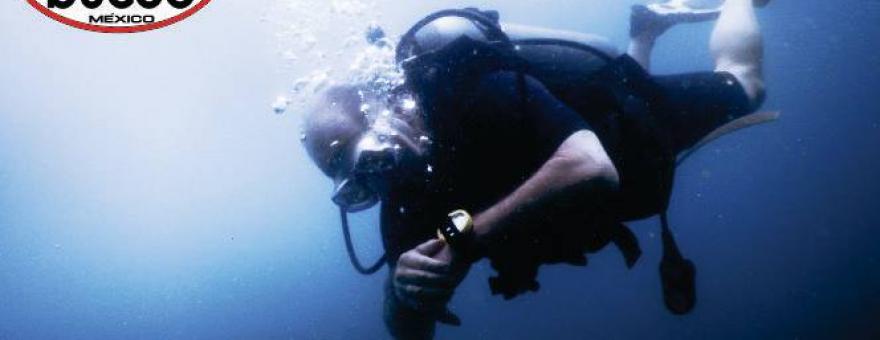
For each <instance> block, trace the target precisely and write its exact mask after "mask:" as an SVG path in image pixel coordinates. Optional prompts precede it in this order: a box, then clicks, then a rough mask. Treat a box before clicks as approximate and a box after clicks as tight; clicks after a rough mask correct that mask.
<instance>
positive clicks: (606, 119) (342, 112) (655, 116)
mask: <svg viewBox="0 0 880 340" xmlns="http://www.w3.org/2000/svg"><path fill="white" fill-rule="evenodd" d="M767 2H768V1H757V0H756V1H754V2H753V0H726V1H725V2H724V3H723V4H722V5H719V6H718V7H717V8H709V9H705V8H703V9H701V8H697V7H696V6H695V5H692V4H690V3H691V2H689V1H679V0H673V1H669V2H666V3H661V4H653V5H647V6H635V7H634V8H633V12H632V22H631V27H630V30H631V37H632V41H631V44H630V47H629V49H628V53H626V54H620V53H618V52H617V51H616V49H615V48H614V47H613V46H612V45H611V44H609V43H608V42H607V41H605V40H604V39H602V38H600V37H595V36H591V35H584V34H579V33H571V32H560V31H554V30H547V29H537V28H530V27H525V26H517V25H507V24H501V23H500V21H499V15H498V13H497V12H493V11H479V10H477V9H464V10H446V11H441V12H438V13H435V14H432V15H430V16H428V17H426V18H425V19H423V20H421V21H419V22H418V23H417V24H416V25H415V26H413V27H412V29H410V30H409V31H408V32H407V33H406V34H404V35H403V36H402V38H401V40H400V42H399V43H398V44H397V46H396V57H397V58H396V61H397V62H398V63H399V65H400V68H401V69H402V70H403V72H404V77H405V81H404V82H403V83H401V84H397V85H394V86H393V88H392V89H391V90H390V91H376V90H375V89H374V88H372V87H370V86H367V85H365V84H350V85H341V86H334V87H331V88H329V89H327V90H326V91H325V92H324V93H323V94H322V96H321V98H320V99H319V103H318V105H317V106H316V107H315V109H314V110H313V111H312V112H310V113H309V114H308V116H307V117H306V119H305V124H304V129H305V131H304V132H305V138H304V140H303V143H304V145H305V147H306V149H307V151H308V153H309V155H310V157H311V158H312V160H313V161H314V162H315V164H316V165H317V166H318V167H319V168H320V169H321V171H322V172H323V173H324V174H325V175H327V176H328V177H330V178H331V179H332V180H333V182H334V191H333V197H332V199H333V202H334V203H336V204H337V205H338V206H339V208H340V216H341V218H342V224H343V232H344V236H345V240H346V246H347V250H348V252H349V256H350V259H351V261H352V264H353V265H354V266H355V268H356V269H357V270H358V271H360V272H361V273H364V274H370V273H373V272H376V271H378V270H379V269H380V268H381V267H383V266H384V265H386V264H387V265H388V267H389V271H388V273H389V277H388V281H387V284H386V290H385V297H386V298H385V302H386V303H385V308H384V315H385V321H386V324H387V326H388V329H389V331H390V333H391V334H392V335H393V336H395V337H397V338H431V337H432V336H433V334H434V330H435V326H436V323H437V322H440V323H444V324H452V325H458V324H460V323H461V321H460V320H459V319H458V317H457V316H455V314H453V313H452V312H451V311H450V310H449V309H448V308H447V303H448V302H449V300H450V299H451V298H452V295H453V293H454V291H455V288H456V287H457V286H458V284H459V283H460V282H461V281H462V280H463V279H464V277H465V276H466V275H467V272H468V270H469V268H470V266H471V264H472V263H474V262H476V261H479V260H481V259H484V258H486V259H488V260H489V261H490V263H491V265H492V267H493V268H494V269H495V271H496V272H497V276H495V277H493V278H490V282H489V284H490V286H491V289H492V292H493V294H500V295H502V296H504V297H505V298H508V299H509V298H513V297H515V296H517V295H519V294H522V293H525V292H528V291H536V290H537V289H538V288H539V285H538V282H537V281H536V278H537V273H538V268H539V267H540V266H541V265H543V264H553V263H566V264H572V265H579V266H584V265H586V264H587V258H586V256H585V255H586V254H590V253H594V252H597V251H599V250H600V249H602V248H604V247H605V246H606V245H609V244H613V245H615V246H616V247H617V248H618V249H619V250H620V251H621V252H622V253H623V257H624V260H625V262H626V264H627V265H628V266H630V267H631V266H632V265H634V264H635V263H636V261H637V260H638V258H639V257H640V255H641V251H640V249H639V245H638V241H637V239H636V237H635V235H634V234H633V233H632V232H631V231H630V230H629V229H628V228H627V227H626V226H624V225H623V222H626V221H632V220H636V219H642V218H647V217H650V216H654V215H658V214H659V215H660V216H661V222H662V238H661V239H662V242H663V246H664V250H663V258H662V260H661V265H660V275H661V278H662V280H661V281H662V291H663V297H664V302H665V304H666V306H667V307H668V309H669V310H670V311H671V312H673V313H676V314H684V313H687V312H689V311H690V310H691V309H692V308H693V307H694V304H695V301H696V296H695V275H696V270H695V267H694V265H693V263H691V262H690V261H689V260H687V259H686V258H684V256H683V255H682V253H681V252H680V251H679V249H678V246H677V245H676V243H675V241H674V239H673V237H672V233H671V232H670V230H669V225H668V219H667V218H666V214H665V211H666V209H667V205H668V203H669V197H670V195H671V190H672V181H673V174H674V170H675V167H676V165H677V164H678V162H680V161H681V158H682V157H686V156H687V155H688V154H689V153H690V152H693V151H694V150H696V149H697V148H699V147H700V146H701V145H703V144H704V143H705V142H707V141H709V140H712V139H714V138H716V137H718V136H720V135H723V134H725V133H727V132H730V131H733V130H736V129H739V128H742V127H747V126H750V125H754V124H756V123H760V122H763V121H767V120H771V119H774V118H775V116H774V115H772V114H761V113H754V112H755V111H756V110H757V108H759V107H760V105H761V104H762V102H763V100H764V82H763V76H762V57H763V46H762V36H761V33H760V29H759V26H758V22H757V18H756V15H755V7H757V6H763V5H765V4H766V3H767ZM706 20H717V23H716V25H715V28H714V31H713V33H712V37H711V42H710V48H711V52H712V54H713V56H714V59H715V69H714V71H712V72H698V73H690V74H680V75H671V76H653V75H651V74H649V73H648V69H649V65H650V55H651V50H652V49H653V46H654V43H655V41H656V39H657V38H659V37H660V36H661V35H662V33H663V32H665V31H666V30H667V29H669V28H670V27H672V26H674V25H675V24H678V23H683V22H698V21H706ZM382 37H383V34H382V33H381V30H380V29H379V28H378V27H373V28H371V29H370V31H369V32H368V40H370V41H373V42H380V41H383V40H382ZM382 44H383V46H384V45H385V43H382ZM388 48H390V47H388ZM380 92H381V93H380ZM379 202H381V217H380V219H381V221H380V224H381V231H382V237H383V244H384V249H385V256H384V257H382V258H381V259H380V260H379V261H377V262H376V263H375V264H373V265H370V266H367V265H364V264H362V263H361V262H360V261H359V260H358V258H357V257H356V256H355V252H354V249H353V245H352V242H351V236H350V233H349V229H348V220H347V214H348V213H353V212H358V211H361V210H364V209H367V208H370V207H373V206H375V205H376V204H377V203H379Z"/></svg>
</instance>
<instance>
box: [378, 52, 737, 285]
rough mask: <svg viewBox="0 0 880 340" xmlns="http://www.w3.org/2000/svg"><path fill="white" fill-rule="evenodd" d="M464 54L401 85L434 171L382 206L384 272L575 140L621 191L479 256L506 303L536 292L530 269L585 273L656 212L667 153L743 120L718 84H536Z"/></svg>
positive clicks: (626, 71)
mask: <svg viewBox="0 0 880 340" xmlns="http://www.w3.org/2000/svg"><path fill="white" fill-rule="evenodd" d="M472 50H473V47H472V46H462V47H461V48H460V51H456V50H455V49H454V48H453V49H452V50H451V51H449V52H447V53H449V54H450V56H449V59H450V60H451V61H449V63H448V64H441V65H434V66H432V67H430V68H428V69H424V70H422V71H424V73H427V75H424V74H420V75H419V78H418V79H411V81H410V83H411V84H412V85H413V87H414V90H415V91H416V93H417V94H418V96H419V100H420V103H421V104H422V108H423V109H424V110H425V111H426V118H427V120H428V124H427V125H428V128H429V130H430V133H431V134H432V136H433V139H434V144H433V145H434V147H433V150H432V152H431V166H432V167H433V172H432V175H431V176H429V178H426V179H425V181H414V182H410V181H408V182H407V183H410V184H405V185H404V184H401V185H400V186H398V187H396V188H395V190H393V192H392V194H391V195H390V196H389V197H388V198H387V199H386V200H385V201H384V202H383V206H382V231H383V236H384V242H385V248H386V251H387V254H388V260H389V264H390V265H392V266H393V265H394V264H395V262H396V260H397V258H398V257H399V256H400V254H402V253H403V252H406V251H408V250H410V249H412V248H414V247H415V246H416V245H418V244H420V243H422V242H424V241H426V240H427V239H429V238H432V237H435V235H436V234H435V230H436V228H437V226H438V225H439V223H441V221H442V220H443V219H444V218H445V215H446V214H447V213H448V212H450V211H452V210H455V209H466V210H468V211H471V212H475V213H476V212H480V211H483V210H485V209H486V208H488V207H490V206H492V205H493V204H495V203H497V202H498V201H500V200H501V199H502V198H504V197H505V196H506V195H508V194H510V193H511V192H513V191H514V190H515V189H516V188H517V187H519V186H520V185H521V184H522V183H523V182H524V181H525V180H526V179H528V178H529V177H530V176H531V175H532V174H534V173H535V172H536V171H537V170H538V168H539V167H540V166H541V165H543V164H544V163H545V162H546V161H547V160H548V159H549V158H550V157H551V155H552V154H553V153H554V151H556V149H557V148H558V147H559V146H560V145H561V143H562V142H563V141H564V140H565V139H566V138H568V137H569V136H571V135H572V134H573V133H575V132H577V131H579V130H592V131H593V132H595V133H596V135H597V136H598V137H599V139H600V140H601V142H602V144H603V146H604V148H605V149H606V151H607V152H608V154H609V155H610V156H611V158H612V161H613V162H614V164H615V166H616V167H617V170H618V172H619V174H620V180H621V181H620V188H619V190H615V191H614V193H613V194H612V196H606V197H605V201H604V202H603V203H602V204H597V202H588V199H587V198H584V197H560V198H558V199H557V200H556V201H555V202H550V203H549V204H545V205H544V209H543V210H542V211H540V212H538V213H537V214H532V216H530V217H529V218H528V219H527V220H522V221H517V222H518V223H521V224H523V225H529V224H535V223H540V226H541V228H540V229H541V233H540V234H535V233H530V232H529V230H532V229H538V228H532V229H529V228H523V229H518V228H510V229H511V230H512V231H511V232H510V233H509V234H507V235H505V237H504V239H503V241H502V242H497V243H496V244H492V245H489V248H490V251H489V253H488V257H489V258H490V260H491V261H492V264H493V266H494V267H495V269H496V270H498V271H499V276H501V277H500V279H501V281H500V285H501V286H500V287H493V291H497V292H498V293H503V294H505V296H508V297H511V296H514V295H516V294H518V293H521V292H523V291H526V290H532V289H536V288H537V283H536V282H535V281H534V276H535V274H536V272H537V267H538V266H539V265H541V264H544V263H556V262H568V263H574V264H578V263H585V260H586V259H585V258H584V253H589V252H594V251H597V250H598V249H601V248H602V247H604V246H605V245H606V244H608V243H609V241H610V240H612V239H613V238H614V236H615V233H617V232H619V230H618V229H617V226H618V225H619V223H620V222H622V221H626V220H632V219H636V218H642V217H647V216H650V215H654V214H657V213H659V212H661V211H663V210H664V209H665V207H666V205H667V203H668V198H669V195H670V191H671V186H672V175H673V172H674V167H675V156H676V154H678V153H679V152H680V151H682V150H685V149H687V148H689V147H690V146H693V145H694V144H695V143H696V142H698V141H699V140H700V139H701V138H702V137H703V136H705V135H706V134H708V133H709V132H711V131H712V130H714V129H716V128H718V127H719V126H721V125H723V124H724V123H726V122H728V121H730V120H732V119H735V118H738V117H741V116H742V115H745V114H747V113H749V112H750V111H751V109H752V108H751V107H750V105H749V100H748V98H747V96H746V94H745V92H744V90H743V88H742V86H740V85H739V84H738V82H737V81H736V79H735V78H734V77H733V76H732V75H730V74H726V73H712V72H704V73H693V74H683V75H674V76H663V77H654V76H650V75H648V74H647V73H646V72H645V71H644V70H643V69H642V68H641V67H640V66H639V65H638V64H637V63H636V62H635V61H634V60H632V59H631V58H630V57H628V56H622V57H619V58H617V59H615V60H614V61H613V62H611V63H610V64H609V65H607V66H606V67H605V68H604V69H603V70H602V71H601V72H599V73H598V74H596V75H595V77H593V78H592V80H591V81H589V82H582V83H576V84H574V83H572V84H542V83H541V82H539V81H537V80H536V79H534V78H532V77H530V76H528V75H524V74H523V73H521V72H516V71H510V70H505V68H504V67H500V66H498V65H494V64H496V63H495V62H494V61H493V60H495V58H494V57H491V56H485V57H484V58H485V59H484V60H482V61H481V60H480V59H481V58H480V56H483V55H485V54H486V53H482V52H481V53H475V52H472ZM465 55H468V56H469V57H464V56H465ZM470 55H478V56H476V57H472V56H470ZM460 60H467V61H466V63H465V65H462V64H461V63H462V62H460ZM487 63H488V66H487ZM545 85H546V86H545ZM413 183H415V184H413Z"/></svg>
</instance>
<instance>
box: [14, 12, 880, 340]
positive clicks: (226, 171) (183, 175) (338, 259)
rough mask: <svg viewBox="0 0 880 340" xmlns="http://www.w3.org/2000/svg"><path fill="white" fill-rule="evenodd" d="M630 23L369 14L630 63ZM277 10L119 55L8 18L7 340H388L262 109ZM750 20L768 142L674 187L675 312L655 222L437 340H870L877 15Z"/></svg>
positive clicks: (310, 187) (207, 24)
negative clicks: (692, 301) (682, 280)
mask: <svg viewBox="0 0 880 340" xmlns="http://www.w3.org/2000/svg"><path fill="white" fill-rule="evenodd" d="M633 2H634V1H616V0H615V1H611V0H607V1H598V0H597V1H589V2H585V3H581V2H578V1H560V2H555V3H552V2H548V3H545V2H539V1H523V2H516V3H513V2H501V1H498V2H494V3H493V2H491V1H477V2H475V3H464V2H445V1H443V2H441V1H432V2H426V3H419V4H410V3H408V2H391V1H380V2H378V4H377V6H376V8H377V10H378V12H380V13H382V16H381V17H379V18H376V19H375V20H376V21H378V22H381V23H383V25H385V26H386V28H387V29H388V30H389V31H390V32H392V33H400V32H401V31H402V30H404V29H405V28H406V27H407V26H408V25H409V24H410V23H412V22H414V21H415V20H417V19H418V18H420V17H421V16H422V15H424V14H426V13H427V12H428V11H429V10H431V9H439V8H443V7H457V6H460V5H465V4H468V5H473V4H475V5H479V6H482V7H493V8H498V9H500V10H502V15H503V16H504V17H505V18H506V19H508V20H511V21H515V22H521V23H527V24H536V25H547V26H552V27H557V28H565V29H573V30H579V31H585V32H595V33H599V34H602V35H606V36H608V37H610V38H612V39H613V40H614V41H615V42H616V43H617V44H618V46H621V47H623V46H624V44H625V42H626V28H627V25H626V19H627V8H628V5H629V4H630V3H633ZM291 3H295V2H291ZM316 3H317V2H316ZM337 3H339V1H337ZM277 5H278V2H277V1H270V0H261V1H215V2H213V3H212V4H211V5H210V6H209V7H208V8H206V9H205V11H204V12H202V13H199V14H198V15H197V16H195V17H193V18H192V19H190V20H188V21H186V22H184V23H181V24H180V25H177V26H173V27H171V28H168V29H164V30H160V31H155V32H150V33H144V34H138V35H132V36H116V35H99V34H94V33H87V32H82V31H76V30H73V29H70V28H68V27H66V26H61V25H59V24H57V23H55V22H51V21H49V20H48V19H46V18H45V17H42V16H41V15H39V14H37V13H36V12H35V11H33V10H32V9H31V8H30V7H29V6H28V5H27V4H26V3H25V2H23V1H7V2H5V3H4V4H3V5H2V9H0V338H4V339H5V338H10V339H39V338H80V339H94V338H149V339H153V338H239V339H241V338H294V339H339V338H367V339H372V338H383V337H385V336H386V333H385V330H384V327H383V325H382V323H381V314H380V313H381V285H382V281H383V276H384V275H377V276H375V277H369V278H363V277H361V276H358V275H357V274H355V273H354V272H353V270H352V269H351V268H350V266H349V264H348V262H347V261H348V260H347V258H346V255H345V253H344V248H343V245H342V238H341V235H340V232H339V230H338V229H339V226H338V222H337V220H336V212H335V210H334V208H333V206H332V204H331V203H330V202H329V200H328V193H329V190H330V183H329V182H328V181H326V180H325V179H323V178H322V177H321V175H320V173H319V172H318V171H317V169H315V168H314V167H313V166H312V165H311V164H310V163H309V162H308V160H307V157H306V155H305V154H304V152H303V150H302V148H301V146H300V145H299V141H298V138H299V130H298V119H297V115H298V113H297V112H290V113H289V114H287V115H281V116H277V115H273V114H272V113H271V110H270V109H269V104H270V103H271V101H272V100H273V98H274V97H275V95H276V94H277V93H279V92H284V91H285V90H286V89H287V88H288V86H289V83H290V81H291V77H292V75H293V74H297V73H304V72H305V71H306V70H300V69H296V67H295V66H294V70H287V69H285V68H284V67H283V62H282V61H281V59H282V58H281V57H280V56H279V54H278V51H277V50H278V49H277V45H276V44H277V40H276V39H275V36H274V35H275V33H276V32H277V26H275V25H274V24H272V23H266V22H265V21H264V20H260V19H261V18H262V17H264V16H265V15H266V14H267V12H269V11H271V10H272V9H273V8H275V7H274V6H277ZM293 7H294V9H296V6H293ZM368 19H369V18H364V20H365V21H366V20H368ZM760 20H761V22H762V25H763V28H764V31H765V34H766V36H765V39H766V49H767V52H766V53H767V67H766V71H767V85H768V88H769V97H768V100H767V102H766V104H765V109H772V110H781V111H782V112H783V116H782V119H781V120H780V121H778V122H776V123H774V124H770V125H766V126H761V127H757V128H754V129H751V130H748V131H744V132H740V133H737V134H735V135H732V136H729V137H726V138H724V139H722V140H720V141H718V142H716V143H714V144H711V145H710V146H709V147H707V148H706V149H704V150H702V151H701V152H700V153H698V154H696V155H695V156H694V157H693V158H692V159H691V160H690V161H688V163H686V164H685V165H684V166H683V167H682V168H681V169H680V171H679V173H678V176H677V186H676V189H675V193H674V196H673V202H672V210H671V215H670V218H671V219H672V222H673V228H674V229H675V231H676V233H677V236H678V241H679V243H680V244H681V246H682V247H683V248H684V250H685V251H686V252H687V255H688V256H689V257H690V258H692V259H693V260H694V261H695V262H696V264H697V266H698V269H699V274H698V289H699V290H698V294H699V302H698V305H697V307H696V309H695V310H694V312H693V313H692V314H690V315H687V316H683V317H680V316H673V315H670V314H669V313H667V312H666V310H665V308H664V307H663V304H662V300H661V295H660V288H659V286H660V283H659V278H658V275H657V264H658V262H659V255H660V249H659V248H660V247H659V240H658V239H657V238H656V237H657V234H658V233H659V230H658V229H659V227H658V224H657V221H654V220H648V221H642V222H638V223H634V224H632V227H633V228H634V230H635V231H636V233H637V234H638V236H639V239H640V241H641V243H642V246H643V248H644V251H645V254H644V256H643V257H642V260H641V261H640V262H639V264H638V265H637V266H636V267H635V268H633V269H632V270H626V269H625V267H624V265H623V261H622V259H621V257H620V256H619V254H618V253H617V252H616V250H614V249H613V248H609V249H606V250H605V251H603V252H601V253H599V254H597V255H596V256H593V257H592V258H591V263H590V266H589V267H588V268H585V269H581V268H574V267H565V266H557V267H545V268H544V269H543V270H542V273H541V282H542V289H541V291H539V292H538V293H535V294H529V295H526V296H523V297H521V298H518V299H516V300H513V301H510V302H505V301H502V299H500V298H498V297H493V296H491V295H490V294H489V289H488V286H487V285H486V278H487V277H488V276H489V275H490V274H491V271H490V270H489V268H488V267H487V266H486V265H485V264H479V265H477V266H476V267H475V268H474V270H473V271H472V273H471V274H470V276H469V277H468V279H467V280H466V281H465V282H464V283H463V285H462V286H461V288H460V289H459V292H458V294H457V296H456V297H455V299H454V300H453V302H452V306H451V307H452V308H453V309H454V310H455V311H456V312H457V313H458V314H459V315H460V316H461V317H462V318H463V320H464V326H463V327H461V328H449V327H440V328H439V329H438V337H440V338H486V337H487V338H499V339H508V338H574V339H583V338H603V339H605V338H612V339H631V338H632V339H639V338H652V339H653V338H663V339H679V338H712V339H743V338H772V339H777V338H784V339H795V338H797V339H827V338H866V339H867V338H877V337H880V326H877V324H878V323H880V263H878V257H880V247H877V244H878V243H880V235H878V233H877V231H875V228H876V227H877V226H878V223H880V209H878V208H880V199H878V196H880V180H878V179H877V176H878V174H880V157H878V155H880V152H878V148H880V100H878V99H880V98H878V92H877V89H878V88H880V54H878V53H877V50H876V49H877V46H880V26H878V24H877V23H878V22H880V2H878V1H873V0H845V1H782V0H779V1H774V3H773V4H771V6H770V7H769V8H767V9H765V10H762V11H761V12H760ZM344 29H348V27H344V28H343V27H340V28H339V30H344ZM710 29H711V25H709V24H705V25H704V24H701V25H695V26H687V27H680V28H676V29H675V30H673V31H672V32H670V33H669V34H668V36H667V37H665V38H664V39H663V40H662V41H661V42H660V44H659V46H658V50H657V53H656V55H655V58H656V59H655V67H656V71H657V72H658V73H674V72H683V71H695V70H706V69H709V68H711V59H710V56H709V54H708V52H707V45H708V43H707V42H708V37H709V32H710ZM318 38H319V39H321V38H322V37H320V36H319V37H318ZM294 64H295V62H294ZM337 66H338V65H337ZM353 222H354V224H356V227H355V229H356V230H355V237H356V239H357V244H358V248H359V250H360V252H361V254H362V256H364V257H371V256H377V255H378V254H379V241H378V236H377V235H376V234H377V232H378V230H377V228H376V226H375V215H374V213H367V214H365V215H363V216H356V217H355V218H354V219H353Z"/></svg>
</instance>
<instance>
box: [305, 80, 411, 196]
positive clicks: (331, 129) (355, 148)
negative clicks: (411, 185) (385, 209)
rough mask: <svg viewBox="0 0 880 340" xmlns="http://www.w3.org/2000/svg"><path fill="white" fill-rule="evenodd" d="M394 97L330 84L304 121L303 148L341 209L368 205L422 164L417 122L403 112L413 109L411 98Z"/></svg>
mask: <svg viewBox="0 0 880 340" xmlns="http://www.w3.org/2000/svg"><path fill="white" fill-rule="evenodd" d="M399 97H400V96H398V95H393V96H386V95H382V96H379V95H376V94H371V92H370V91H368V90H367V89H366V88H364V87H360V86H354V85H342V86H334V87H331V88H330V89H328V90H326V91H325V92H324V93H323V94H322V96H321V98H320V99H319V101H318V104H317V106H316V107H315V108H314V109H313V110H312V112H310V113H309V114H308V115H307V117H306V119H305V126H304V129H305V131H304V133H305V139H304V141H303V143H304V144H305V147H306V150H307V151H308V153H309V156H311V158H312V160H313V161H314V162H315V164H316V165H317V166H318V167H319V168H320V169H321V171H323V172H324V174H325V175H327V176H328V177H330V178H331V179H333V181H334V185H335V187H334V192H333V202H334V203H336V204H337V205H339V206H340V207H341V208H343V209H344V210H346V211H349V212H355V211H359V210H363V209H367V208H369V207H372V206H373V205H375V204H376V203H378V201H379V200H380V199H381V198H382V197H383V196H384V195H385V194H387V193H388V190H389V189H390V187H391V186H392V184H393V183H392V181H393V180H399V179H402V178H406V177H407V176H408V175H409V174H408V172H409V171H410V170H412V169H414V168H415V167H417V166H418V164H420V163H422V162H423V161H422V158H423V157H422V155H423V154H424V146H423V145H422V143H421V140H422V139H423V134H422V133H421V131H423V130H422V129H421V124H420V122H421V120H420V119H418V115H417V114H408V113H407V112H404V111H406V110H407V109H409V110H412V109H413V108H414V104H413V103H410V102H409V101H411V99H400V98H399ZM398 102H401V103H403V104H401V105H395V103H398Z"/></svg>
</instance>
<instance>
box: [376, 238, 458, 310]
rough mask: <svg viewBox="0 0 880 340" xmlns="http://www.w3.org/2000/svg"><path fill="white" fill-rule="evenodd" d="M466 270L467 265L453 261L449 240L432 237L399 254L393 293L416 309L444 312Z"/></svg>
mask: <svg viewBox="0 0 880 340" xmlns="http://www.w3.org/2000/svg"><path fill="white" fill-rule="evenodd" d="M466 273H467V270H466V268H465V269H462V268H460V267H459V266H457V265H454V264H453V254H452V252H451V251H450V249H449V247H448V246H447V245H446V243H445V242H443V241H440V240H437V239H432V240H430V241H427V242H425V243H422V244H420V245H419V246H417V247H416V248H415V249H412V250H410V251H408V252H406V253H403V255H401V256H400V259H399V260H398V261H397V268H396V269H395V271H394V277H393V284H394V294H395V295H396V296H397V299H398V300H399V301H401V302H403V303H404V304H406V305H407V306H408V307H410V308H412V309H414V310H418V311H423V312H426V313H437V314H438V315H440V316H442V314H444V313H447V311H446V303H447V302H449V299H450V298H452V294H453V292H454V291H455V287H456V286H458V284H459V283H460V282H461V280H462V279H463V278H464V274H466Z"/></svg>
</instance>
